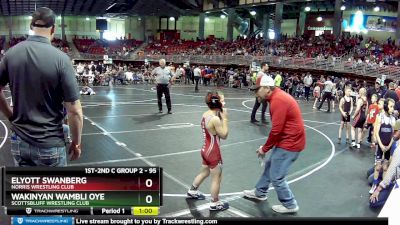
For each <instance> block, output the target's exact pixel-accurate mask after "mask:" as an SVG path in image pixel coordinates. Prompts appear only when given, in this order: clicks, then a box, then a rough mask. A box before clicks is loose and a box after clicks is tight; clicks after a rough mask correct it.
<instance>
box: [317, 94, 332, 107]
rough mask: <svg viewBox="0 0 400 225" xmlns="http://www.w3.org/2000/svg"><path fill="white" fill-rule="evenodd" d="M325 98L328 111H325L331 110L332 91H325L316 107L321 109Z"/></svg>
mask: <svg viewBox="0 0 400 225" xmlns="http://www.w3.org/2000/svg"><path fill="white" fill-rule="evenodd" d="M325 99H326V100H327V101H328V111H327V112H330V111H331V99H332V92H325V93H324V96H323V97H322V101H321V103H320V104H319V106H318V109H321V107H322V104H324V102H325Z"/></svg>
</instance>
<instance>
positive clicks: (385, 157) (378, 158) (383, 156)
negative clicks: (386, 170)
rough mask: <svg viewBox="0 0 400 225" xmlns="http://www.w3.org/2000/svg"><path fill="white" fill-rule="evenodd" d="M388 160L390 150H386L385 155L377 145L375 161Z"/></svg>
mask: <svg viewBox="0 0 400 225" xmlns="http://www.w3.org/2000/svg"><path fill="white" fill-rule="evenodd" d="M389 159H390V149H389V150H387V151H386V152H385V153H383V151H382V149H381V148H380V147H379V145H377V146H376V155H375V161H383V160H389Z"/></svg>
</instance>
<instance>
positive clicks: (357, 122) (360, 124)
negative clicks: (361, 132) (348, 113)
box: [353, 113, 366, 128]
mask: <svg viewBox="0 0 400 225" xmlns="http://www.w3.org/2000/svg"><path fill="white" fill-rule="evenodd" d="M365 120H366V117H365V115H364V114H363V113H359V114H358V115H357V117H356V118H355V119H354V120H353V127H354V128H364V123H365Z"/></svg>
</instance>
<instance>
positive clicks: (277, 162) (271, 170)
mask: <svg viewBox="0 0 400 225" xmlns="http://www.w3.org/2000/svg"><path fill="white" fill-rule="evenodd" d="M271 151H272V152H271V155H270V157H269V159H268V160H267V161H266V162H265V169H264V172H263V174H262V176H261V177H260V179H259V180H258V182H257V184H256V191H255V192H256V193H255V194H256V195H257V196H259V197H264V196H266V195H267V193H268V189H269V185H270V183H272V185H273V186H274V188H275V190H276V193H277V194H278V199H279V201H280V202H281V203H282V205H283V206H285V207H286V208H288V209H293V208H296V207H297V202H296V199H294V195H293V193H292V191H291V190H290V189H289V185H288V184H287V182H286V178H285V176H286V175H287V173H288V170H289V167H290V165H292V163H293V162H294V161H296V159H297V158H298V157H299V154H300V152H290V151H286V150H284V149H281V148H274V149H272V150H271Z"/></svg>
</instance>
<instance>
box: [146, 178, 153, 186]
mask: <svg viewBox="0 0 400 225" xmlns="http://www.w3.org/2000/svg"><path fill="white" fill-rule="evenodd" d="M152 186H153V180H152V179H147V180H146V187H152Z"/></svg>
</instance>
